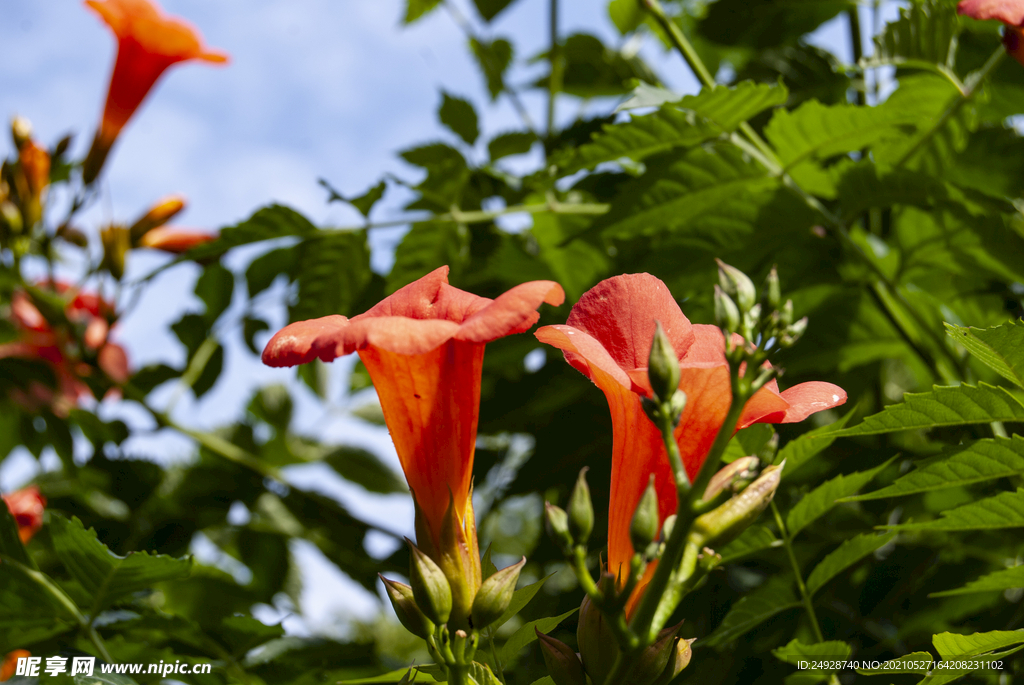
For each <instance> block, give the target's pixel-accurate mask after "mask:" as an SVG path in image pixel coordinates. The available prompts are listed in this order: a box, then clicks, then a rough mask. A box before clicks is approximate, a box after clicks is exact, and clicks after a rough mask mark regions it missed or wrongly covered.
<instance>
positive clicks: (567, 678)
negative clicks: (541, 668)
mask: <svg viewBox="0 0 1024 685" xmlns="http://www.w3.org/2000/svg"><path fill="white" fill-rule="evenodd" d="M533 631H534V632H535V633H537V640H538V642H539V643H540V651H541V654H543V655H544V665H545V666H547V668H548V675H550V676H551V679H552V680H553V681H555V685H586V684H587V676H586V675H585V674H584V673H583V664H581V663H580V659H579V657H578V656H576V652H574V651H572V649H571V648H570V647H569V645H567V644H565V643H564V642H562V641H561V640H556V639H555V638H553V637H550V636H548V635H545V634H544V633H542V632H540V631H539V630H537V629H536V628H534V629H533Z"/></svg>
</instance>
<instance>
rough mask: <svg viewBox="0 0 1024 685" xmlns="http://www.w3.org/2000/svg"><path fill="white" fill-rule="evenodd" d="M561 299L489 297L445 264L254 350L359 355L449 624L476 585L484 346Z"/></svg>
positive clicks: (535, 291)
mask: <svg viewBox="0 0 1024 685" xmlns="http://www.w3.org/2000/svg"><path fill="white" fill-rule="evenodd" d="M564 298H565V294H564V293H563V291H562V287H561V286H560V285H558V284H557V283H554V282H552V281H532V282H529V283H523V284H522V285H518V286H516V287H514V288H512V289H511V290H509V291H508V292H506V293H504V294H502V295H500V296H499V297H498V298H497V299H495V300H490V299H488V298H486V297H479V296H477V295H473V294H472V293H468V292H465V291H463V290H459V289H458V288H453V287H452V286H450V285H448V267H446V266H445V267H441V268H440V269H437V270H435V271H433V272H431V273H429V274H427V275H426V276H424V277H423V278H421V279H419V280H418V281H415V282H413V283H410V284H409V285H407V286H405V287H404V288H402V289H401V290H398V291H397V292H395V293H394V294H392V295H391V296H390V297H388V298H386V299H385V300H383V301H381V302H380V303H379V304H377V305H376V306H375V307H373V308H372V309H370V310H369V311H367V312H365V313H364V314H360V315H359V316H355V317H353V318H351V319H348V318H346V317H344V316H338V315H334V316H325V317H323V318H320V319H313V320H310V321H299V322H296V323H293V324H291V325H289V326H286V327H285V328H284V329H282V330H280V331H278V332H277V334H275V335H274V337H273V338H271V339H270V342H269V343H268V344H267V347H266V349H265V350H264V351H263V363H264V364H268V365H269V366H294V365H296V364H304V363H306V362H311V361H313V360H314V359H321V360H323V361H332V360H334V359H336V358H337V357H340V356H342V355H346V354H351V353H352V352H358V353H359V358H360V359H362V361H363V364H364V365H365V366H366V369H367V371H369V373H370V378H371V379H372V380H373V386H374V388H375V389H376V390H377V395H378V397H379V398H380V403H381V407H382V408H383V410H384V420H385V422H386V423H387V426H388V429H389V430H390V432H391V439H392V440H393V441H394V443H395V450H396V451H397V452H398V458H399V460H400V461H401V463H402V470H403V471H404V472H405V478H406V481H408V483H409V488H410V489H411V490H412V493H413V498H414V500H415V503H416V542H417V545H418V546H419V547H420V548H421V549H422V550H423V551H424V552H426V553H427V555H428V556H430V557H431V558H433V559H434V561H436V562H437V563H438V565H439V566H440V567H441V568H442V570H443V571H444V573H445V575H446V576H447V578H448V580H449V582H450V584H451V586H452V594H453V605H454V606H453V618H454V619H455V620H462V621H464V620H466V619H468V616H469V609H470V606H471V605H472V602H473V597H474V596H475V595H476V590H477V588H479V587H480V554H479V549H478V543H477V539H476V524H475V520H474V516H473V502H472V492H471V490H472V478H473V454H474V451H475V448H476V430H477V421H478V419H479V415H480V380H481V373H482V370H483V360H484V346H485V345H486V343H488V342H491V341H492V340H496V339H497V338H501V337H504V336H506V335H511V334H512V333H522V332H524V331H526V330H527V329H528V328H530V326H532V325H533V324H535V323H536V322H537V319H538V318H539V316H540V315H539V314H538V313H537V311H536V310H537V308H538V307H539V306H540V305H541V303H543V302H547V303H548V304H552V305H559V304H561V303H562V301H563V300H564ZM449 504H450V505H451V508H449ZM452 515H453V516H452ZM450 517H451V518H450Z"/></svg>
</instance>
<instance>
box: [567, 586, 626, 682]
mask: <svg viewBox="0 0 1024 685" xmlns="http://www.w3.org/2000/svg"><path fill="white" fill-rule="evenodd" d="M605 579H608V580H607V581H606V580H605ZM598 587H600V588H601V589H602V590H603V591H604V593H605V596H608V595H609V593H610V591H611V589H612V588H614V587H615V577H614V576H612V575H611V574H610V573H606V574H604V576H602V578H601V582H600V583H599V584H598ZM579 617H580V622H579V625H578V626H577V627H576V642H577V644H578V645H579V648H580V658H581V659H582V660H583V668H584V669H585V670H586V672H587V675H589V676H590V679H591V680H592V681H593V682H594V683H604V682H605V681H606V680H607V679H608V674H609V673H610V672H611V670H612V667H613V666H614V665H615V659H616V657H618V655H619V644H618V642H616V641H615V634H614V633H613V632H612V629H611V627H610V626H609V625H608V619H606V618H605V616H604V614H602V613H601V610H600V609H598V608H597V607H596V606H594V604H593V602H591V601H590V597H584V598H583V603H582V604H580V613H579Z"/></svg>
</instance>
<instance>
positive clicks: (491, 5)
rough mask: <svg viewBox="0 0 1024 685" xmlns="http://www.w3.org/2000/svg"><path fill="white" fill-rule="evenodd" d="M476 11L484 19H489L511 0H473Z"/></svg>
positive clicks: (496, 14)
mask: <svg viewBox="0 0 1024 685" xmlns="http://www.w3.org/2000/svg"><path fill="white" fill-rule="evenodd" d="M473 4H474V5H476V11H477V12H479V13H480V16H481V17H483V18H484V21H491V20H492V19H494V18H495V17H496V16H498V14H499V13H501V11H502V10H503V9H505V8H506V7H508V6H509V5H511V4H512V0H473Z"/></svg>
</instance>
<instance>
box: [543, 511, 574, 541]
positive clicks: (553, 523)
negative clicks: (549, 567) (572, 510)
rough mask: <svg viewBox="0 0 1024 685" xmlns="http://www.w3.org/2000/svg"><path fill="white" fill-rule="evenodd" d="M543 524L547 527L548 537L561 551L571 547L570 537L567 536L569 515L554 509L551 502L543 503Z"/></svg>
mask: <svg viewBox="0 0 1024 685" xmlns="http://www.w3.org/2000/svg"><path fill="white" fill-rule="evenodd" d="M544 522H545V524H546V525H547V529H548V535H550V536H551V537H552V538H554V540H555V542H557V543H558V544H559V545H560V546H561V547H562V550H563V551H565V550H568V549H570V548H571V547H572V544H573V543H572V535H570V534H569V515H568V514H566V513H565V509H562V508H561V507H556V506H555V505H554V504H552V503H551V502H545V503H544Z"/></svg>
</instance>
